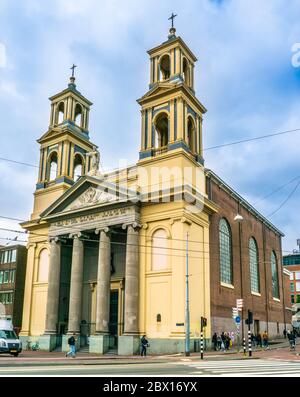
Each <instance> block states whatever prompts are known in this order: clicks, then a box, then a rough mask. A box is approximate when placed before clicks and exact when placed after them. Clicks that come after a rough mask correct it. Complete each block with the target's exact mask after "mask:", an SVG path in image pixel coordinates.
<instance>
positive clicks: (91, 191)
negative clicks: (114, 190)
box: [66, 187, 118, 210]
mask: <svg viewBox="0 0 300 397" xmlns="http://www.w3.org/2000/svg"><path fill="white" fill-rule="evenodd" d="M117 199H118V197H117V196H115V195H114V194H111V193H107V192H104V191H103V190H101V189H96V188H94V187H89V188H88V189H87V190H86V191H85V192H84V193H83V194H82V195H81V196H79V197H78V198H77V199H76V200H75V201H74V202H73V203H72V204H70V205H69V206H68V207H67V208H66V209H67V210H74V209H77V208H81V207H88V206H92V205H96V204H105V203H109V202H112V201H116V200H117Z"/></svg>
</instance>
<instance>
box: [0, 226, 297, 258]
mask: <svg viewBox="0 0 300 397" xmlns="http://www.w3.org/2000/svg"><path fill="white" fill-rule="evenodd" d="M72 228H73V229H72V231H73V232H74V226H72ZM1 230H3V231H7V232H10V233H20V234H26V235H29V236H30V235H31V236H33V237H34V236H36V237H44V238H51V237H52V238H53V237H58V236H54V235H52V236H51V235H48V234H40V233H35V232H30V233H28V232H27V231H23V230H14V229H8V228H1V227H0V231H1ZM77 232H79V230H78V231H77ZM117 234H124V235H127V233H119V232H118V233H117ZM142 236H143V237H148V236H146V235H142ZM160 239H164V240H174V241H176V240H179V241H181V242H185V240H184V239H173V238H170V239H169V238H165V237H160ZM81 240H82V241H89V242H93V243H97V242H98V240H94V239H88V238H81ZM26 242H27V241H26ZM190 242H191V241H190ZM193 242H194V243H199V244H206V245H219V243H211V242H204V241H193ZM111 244H115V245H125V246H126V245H127V243H126V242H124V243H122V242H117V241H111ZM128 245H131V246H138V247H145V248H158V249H162V250H171V251H184V252H186V249H185V248H173V247H161V246H153V245H143V244H128ZM235 247H239V245H238V244H237V245H233V244H232V248H235ZM243 248H245V249H248V248H249V247H248V245H247V246H243ZM189 252H195V253H204V254H209V253H210V251H202V250H197V249H193V250H191V249H189ZM282 252H288V253H292V251H287V250H283V251H282Z"/></svg>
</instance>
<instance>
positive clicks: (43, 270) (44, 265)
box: [37, 248, 49, 283]
mask: <svg viewBox="0 0 300 397" xmlns="http://www.w3.org/2000/svg"><path fill="white" fill-rule="evenodd" d="M48 272H49V253H48V250H47V249H46V248H44V249H42V251H41V252H40V255H39V264H38V274H37V281H38V282H40V283H43V282H47V281H48Z"/></svg>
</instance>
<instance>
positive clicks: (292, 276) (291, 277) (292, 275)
mask: <svg viewBox="0 0 300 397" xmlns="http://www.w3.org/2000/svg"><path fill="white" fill-rule="evenodd" d="M290 280H291V281H293V280H294V273H293V272H291V274H290Z"/></svg>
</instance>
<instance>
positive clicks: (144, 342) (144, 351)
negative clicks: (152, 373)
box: [141, 335, 149, 357]
mask: <svg viewBox="0 0 300 397" xmlns="http://www.w3.org/2000/svg"><path fill="white" fill-rule="evenodd" d="M141 347H142V350H141V356H145V357H146V355H147V347H149V343H148V341H147V339H146V335H143V337H142V339H141Z"/></svg>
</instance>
